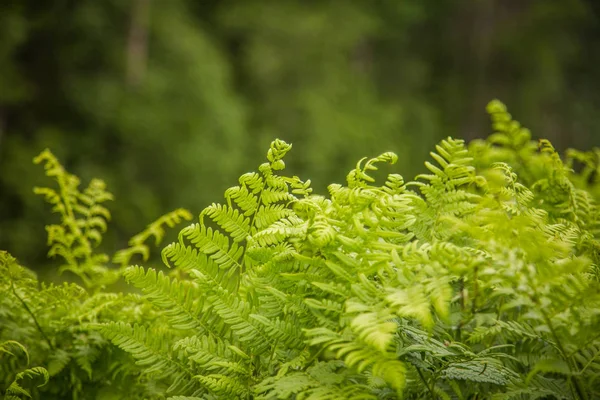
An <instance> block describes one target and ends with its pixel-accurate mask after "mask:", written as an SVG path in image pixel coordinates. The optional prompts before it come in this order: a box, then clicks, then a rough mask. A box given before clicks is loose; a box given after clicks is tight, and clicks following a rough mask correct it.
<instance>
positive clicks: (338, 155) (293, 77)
mask: <svg viewBox="0 0 600 400" xmlns="http://www.w3.org/2000/svg"><path fill="white" fill-rule="evenodd" d="M599 7H600V1H597V0H363V1H359V0H356V1H353V0H329V1H327V0H278V1H275V0H201V1H200V0H43V1H42V0H2V1H0V248H1V249H7V250H9V251H11V252H12V253H13V254H14V255H15V256H17V257H18V258H19V259H20V260H21V261H22V262H24V263H25V264H29V265H30V264H39V263H41V262H43V261H42V260H43V259H44V255H45V247H44V246H45V231H44V229H43V226H44V225H45V224H47V223H50V222H52V221H54V220H55V217H53V216H52V215H50V214H49V207H48V206H47V205H45V204H44V202H43V199H41V198H39V197H36V196H34V195H33V193H32V187H33V186H34V185H44V184H47V182H48V181H47V180H46V179H45V178H44V175H43V169H42V168H41V167H40V166H35V165H33V164H32V162H31V160H32V158H33V157H34V156H35V155H36V154H38V153H39V152H40V151H41V150H43V149H44V148H46V147H49V148H50V149H51V150H52V151H53V152H54V153H55V154H56V155H57V156H58V157H59V158H60V159H61V160H62V161H63V163H64V164H65V165H66V166H67V167H68V168H69V169H70V171H72V172H74V173H76V174H77V175H79V176H80V177H82V180H83V181H84V183H87V182H88V181H89V179H91V178H92V177H100V178H103V179H104V180H105V181H106V182H107V184H108V185H109V189H110V190H111V191H112V192H113V193H114V194H115V197H116V201H115V202H114V204H111V206H110V208H111V210H112V212H113V224H112V225H111V228H110V234H109V236H108V237H107V239H106V240H105V243H104V245H105V246H107V247H109V248H115V249H116V248H122V247H124V246H126V242H127V239H128V238H129V237H130V236H131V235H133V234H135V233H136V232H138V231H140V230H141V229H143V228H144V226H145V225H146V224H147V223H149V222H151V221H152V220H154V219H155V218H157V217H158V216H160V215H161V214H163V213H165V212H167V211H169V210H171V209H173V208H176V207H186V208H188V209H190V210H192V211H193V212H194V213H195V214H198V213H199V212H200V210H201V209H202V208H203V207H205V206H206V205H208V204H209V203H211V202H212V201H219V200H220V199H221V198H222V193H223V191H224V190H225V189H226V188H227V187H229V186H232V185H234V184H235V183H236V179H237V177H238V176H239V175H241V174H242V173H244V172H246V171H248V170H253V169H255V168H256V166H257V165H258V164H260V163H261V162H263V158H264V154H265V152H266V150H267V148H268V145H269V143H270V141H271V140H273V139H274V138H281V139H284V140H286V141H288V142H291V143H293V145H294V148H293V151H292V153H291V154H290V155H289V157H288V159H287V165H288V167H289V172H290V173H292V174H295V175H299V176H301V177H302V178H304V179H307V178H310V179H311V180H312V181H313V182H314V184H315V186H316V188H317V189H318V190H321V191H323V190H324V189H325V187H326V185H327V184H328V183H331V182H341V181H343V179H344V177H345V175H346V173H347V171H348V170H349V169H350V168H352V167H353V166H354V164H355V163H356V161H357V160H358V159H359V158H361V157H363V156H375V155H378V154H380V153H382V152H384V151H395V152H396V153H398V154H399V156H400V161H399V163H398V164H397V165H395V166H394V167H393V171H394V172H398V173H401V174H402V175H404V176H405V178H406V179H412V178H413V177H414V176H415V175H416V174H417V173H419V172H422V171H423V161H424V160H425V159H426V157H427V153H428V152H429V151H430V150H431V149H432V147H433V146H434V144H435V143H436V142H437V141H438V140H440V139H441V138H444V137H446V136H453V137H462V138H465V139H467V140H470V139H473V138H476V137H485V136H486V135H488V134H489V133H490V128H489V123H488V118H487V115H486V114H485V105H486V103H487V102H488V101H489V100H491V99H493V98H499V99H500V100H502V101H503V102H505V103H506V104H507V105H508V106H509V109H510V110H511V112H512V113H513V115H514V116H515V117H516V118H517V119H519V120H520V121H521V122H522V123H523V124H524V125H526V126H528V127H529V128H531V129H532V131H533V133H534V136H535V137H545V138H549V139H551V140H552V142H553V143H554V144H555V146H556V147H557V148H559V149H565V148H567V147H576V148H579V149H589V148H591V147H593V146H598V145H600V68H599V65H600V12H599V10H600V9H599Z"/></svg>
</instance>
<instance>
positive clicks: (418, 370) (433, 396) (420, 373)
mask: <svg viewBox="0 0 600 400" xmlns="http://www.w3.org/2000/svg"><path fill="white" fill-rule="evenodd" d="M415 369H416V370H417V373H418V374H419V377H420V378H421V380H422V381H423V384H424V385H425V387H426V388H427V391H428V392H429V393H430V394H431V398H432V399H433V400H435V393H433V389H432V388H430V387H429V385H428V384H427V380H426V379H425V377H424V376H423V373H422V372H421V370H420V369H419V368H418V367H415Z"/></svg>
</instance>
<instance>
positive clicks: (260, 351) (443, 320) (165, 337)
mask: <svg viewBox="0 0 600 400" xmlns="http://www.w3.org/2000/svg"><path fill="white" fill-rule="evenodd" d="M488 112H489V113H490V116H491V118H492V124H493V128H494V131H495V132H494V133H493V134H492V135H490V136H489V137H488V138H487V139H485V140H476V141H473V142H471V143H470V144H468V145H467V144H466V143H465V142H464V141H462V140H458V139H452V138H447V139H445V140H443V141H441V142H440V143H439V145H438V146H436V148H435V151H433V152H432V153H431V161H428V162H426V163H425V167H426V168H427V173H425V174H421V175H418V176H417V177H416V179H415V180H414V181H408V182H407V181H405V180H404V178H403V177H402V176H400V175H398V174H395V173H390V174H388V175H387V177H385V178H384V180H383V181H382V182H380V183H378V182H377V180H376V179H375V178H374V174H373V173H374V172H375V171H377V170H378V168H380V167H381V165H382V164H394V163H395V162H396V160H397V156H396V155H395V154H394V153H389V152H388V153H383V154H382V155H380V156H378V157H375V158H372V159H366V158H365V159H363V160H360V161H359V162H358V163H357V165H356V167H355V168H354V169H353V170H351V171H350V172H349V173H348V175H347V178H346V183H345V184H344V185H342V184H332V185H330V186H329V187H328V193H327V194H326V195H315V194H313V193H312V189H311V187H310V181H303V180H301V179H300V178H298V177H296V176H291V177H290V176H287V175H285V174H284V170H285V162H284V157H285V156H286V154H287V153H288V152H289V151H290V150H291V145H289V144H287V143H285V142H283V141H281V140H276V141H274V142H273V143H272V144H271V146H270V149H269V150H268V153H267V160H266V162H265V163H263V164H262V165H260V166H259V168H258V170H257V171H256V172H251V173H247V174H244V175H242V176H241V177H240V179H239V184H238V185H237V186H235V187H232V188H230V189H228V190H227V191H226V192H225V196H224V202H223V203H221V204H217V203H214V204H212V205H210V206H208V207H207V208H205V209H204V210H203V211H202V212H201V213H200V215H199V218H198V220H197V221H196V222H195V223H192V224H191V225H189V226H187V227H185V228H183V229H182V230H181V231H180V233H179V236H178V239H177V241H175V242H174V243H171V244H169V245H168V246H166V247H165V248H164V249H163V251H162V253H161V254H162V260H163V263H164V264H165V265H164V266H165V267H166V268H167V269H165V268H162V267H159V266H155V267H143V266H139V265H131V266H129V264H130V263H131V260H132V259H133V257H135V256H141V259H142V260H143V261H146V260H147V256H148V252H149V247H148V245H146V244H145V243H146V241H147V240H148V239H150V238H151V237H154V238H155V239H156V240H157V244H158V242H160V240H162V238H163V236H164V226H165V225H167V226H174V225H175V224H177V223H179V222H180V221H182V220H189V219H190V218H191V214H189V212H187V211H184V210H176V211H174V212H173V213H170V214H167V215H165V216H164V217H162V218H161V219H159V220H158V221H157V222H156V223H153V224H150V225H149V226H148V228H147V229H146V230H144V231H143V232H142V233H140V234H139V235H136V236H135V237H134V238H133V239H132V240H131V241H130V243H129V244H130V247H129V248H128V249H125V250H122V251H119V252H117V253H116V255H115V256H114V257H113V262H115V263H116V264H119V267H117V268H109V267H108V266H107V260H108V256H105V255H96V253H95V252H94V251H95V245H96V244H97V243H98V242H99V238H100V237H101V234H102V232H103V230H104V229H105V223H106V221H107V220H108V217H109V214H108V213H107V212H106V211H105V210H106V209H105V208H104V206H103V205H102V203H103V202H104V201H105V200H108V199H110V195H109V194H108V193H107V192H105V189H104V186H103V185H101V184H100V183H99V182H96V183H93V184H91V185H90V187H92V189H89V188H88V189H86V190H84V192H83V193H80V192H79V191H78V189H77V180H76V179H75V178H74V177H72V176H71V175H67V174H66V172H65V171H64V169H62V167H60V164H58V161H56V159H55V158H53V156H51V154H50V153H43V154H42V156H41V157H40V158H39V161H44V162H46V165H47V171H48V173H49V175H51V176H54V177H56V180H57V182H58V185H59V190H58V191H56V190H55V189H54V190H52V189H37V190H36V191H37V192H38V193H41V194H44V195H45V196H46V198H47V199H48V200H49V201H50V202H51V203H52V204H54V205H55V207H54V210H55V211H56V212H58V213H59V214H60V216H61V223H60V225H57V226H58V227H51V228H49V232H50V245H51V246H52V247H51V255H58V256H61V257H63V258H64V260H65V264H64V266H63V268H62V269H63V270H67V271H71V272H74V273H75V274H76V275H77V276H79V277H80V278H81V279H82V282H83V284H84V286H85V288H82V287H80V286H78V285H75V284H64V285H62V286H61V285H58V286H57V285H44V284H42V285H41V286H39V283H38V282H37V280H36V279H35V277H34V276H33V275H32V273H31V272H30V271H28V270H26V269H24V268H22V267H20V266H18V265H17V264H16V262H15V260H14V259H12V258H10V257H9V256H8V255H7V254H6V253H3V254H4V256H3V257H4V258H3V259H2V260H4V261H3V264H0V265H3V268H4V270H3V271H0V272H2V273H1V274H0V284H1V285H2V288H3V289H6V290H7V292H8V290H9V289H10V290H11V293H12V294H11V296H8V297H5V298H1V299H0V310H2V313H0V322H6V323H7V324H8V325H7V326H8V328H6V329H4V328H2V325H0V340H2V341H5V342H4V344H3V345H2V346H4V347H0V349H4V350H2V351H4V353H6V354H4V353H3V354H0V356H1V357H3V358H2V359H1V364H0V366H1V368H2V370H1V371H3V372H4V374H5V375H6V376H7V379H5V380H4V381H2V382H0V383H1V384H2V385H4V386H2V387H0V390H2V391H3V392H4V393H6V395H7V396H8V395H11V396H12V395H16V396H19V395H24V396H26V395H25V394H24V392H22V391H21V392H19V388H22V389H23V390H24V391H27V394H28V395H32V396H33V397H35V398H60V397H59V396H60V395H63V396H64V395H65V394H66V393H69V394H70V395H71V396H72V397H73V398H102V399H105V398H148V399H165V398H168V399H170V400H194V399H233V398H235V399H256V400H258V399H298V400H300V399H310V400H318V399H401V398H402V399H415V400H417V399H523V400H524V399H573V400H574V399H587V400H592V399H595V398H600V380H599V379H598V378H599V374H600V333H599V332H600V287H599V282H600V279H599V278H600V273H599V268H598V266H599V261H600V207H599V206H598V201H599V197H600V181H599V178H598V177H599V174H598V172H599V171H600V162H599V160H600V158H599V157H598V154H600V153H598V150H597V149H594V150H592V151H589V152H578V151H574V150H570V151H568V152H567V154H566V157H565V158H564V160H563V159H562V158H561V157H560V156H559V154H558V153H557V152H556V151H555V149H554V148H553V146H552V144H551V143H550V142H548V141H546V140H539V141H534V140H532V139H531V134H530V132H529V131H528V130H527V129H525V128H523V127H521V126H520V124H519V123H518V122H516V121H514V120H513V119H512V117H511V116H510V114H509V113H508V112H507V110H506V107H505V106H504V105H503V104H501V103H500V102H498V101H493V102H491V103H490V104H489V106H488ZM69 209H70V210H72V211H68V210H69ZM7 271H8V272H7ZM119 276H122V277H124V278H125V279H126V280H127V281H128V282H129V283H130V284H131V285H132V290H134V291H135V292H133V293H129V294H121V293H111V292H107V291H106V290H107V288H108V285H109V284H110V283H111V282H114V281H115V280H116V279H118V277H119ZM138 293H139V294H138ZM48 305H51V307H50V308H49V309H50V310H52V311H51V312H46V313H44V312H42V309H44V307H46V309H47V306H48ZM17 315H18V318H17V317H16V316H17ZM109 342H110V343H112V345H110V344H109ZM24 349H27V352H28V353H26V352H25V351H24ZM26 354H31V355H32V356H31V357H30V358H31V359H30V360H29V361H27V356H26ZM39 367H45V368H46V370H47V371H48V375H49V378H50V379H49V382H48V384H47V385H45V386H42V387H39V388H37V387H36V386H35V384H31V385H29V386H27V387H25V386H23V385H24V384H25V382H29V381H27V379H26V378H27V377H28V376H32V377H33V375H34V374H36V373H37V374H38V375H39V376H40V377H41V378H44V376H45V375H44V373H43V370H42V369H35V368H39ZM25 371H30V372H25ZM69 379H70V380H69ZM42 381H43V379H42ZM14 382H16V386H12V385H13V384H14ZM42 383H43V382H42ZM69 385H71V387H69ZM9 387H12V389H11V390H10V391H9V390H8V388H9ZM19 393H20V394H19ZM44 396H45V397H44ZM52 396H54V397H52Z"/></svg>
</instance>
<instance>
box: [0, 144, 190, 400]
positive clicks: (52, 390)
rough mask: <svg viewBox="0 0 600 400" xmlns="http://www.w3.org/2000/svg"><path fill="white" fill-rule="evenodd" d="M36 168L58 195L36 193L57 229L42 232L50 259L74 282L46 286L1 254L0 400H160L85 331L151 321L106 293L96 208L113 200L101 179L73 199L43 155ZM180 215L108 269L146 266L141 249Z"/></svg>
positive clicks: (104, 214)
mask: <svg viewBox="0 0 600 400" xmlns="http://www.w3.org/2000/svg"><path fill="white" fill-rule="evenodd" d="M35 162H36V163H42V162H43V163H44V164H45V168H46V174H47V175H48V176H49V177H51V178H53V180H54V181H55V182H56V184H57V188H50V187H48V188H35V189H34V191H35V192H36V193H38V194H42V195H44V196H45V198H46V200H47V201H48V202H49V203H50V204H52V205H53V211H54V212H56V213H58V214H59V215H60V223H57V224H52V225H49V226H48V227H47V228H46V229H47V231H48V244H49V246H50V251H49V256H51V257H58V258H59V259H61V260H62V262H63V263H62V265H61V266H60V267H59V269H58V271H59V273H61V272H64V271H69V272H72V273H74V274H75V275H76V276H77V277H79V278H80V279H81V283H82V284H83V285H84V286H83V287H82V286H79V285H78V284H76V283H63V284H47V283H44V282H40V281H38V279H37V277H36V275H35V274H34V273H33V272H32V271H30V270H29V269H27V268H25V267H22V266H21V265H19V264H18V262H17V260H16V259H15V258H14V257H12V256H11V255H9V254H8V253H6V252H4V251H0V293H2V294H3V295H2V296H1V297H0V396H4V398H6V399H24V398H32V397H33V398H43V399H65V398H72V399H92V398H103V399H111V398H140V399H141V398H158V397H159V395H160V393H161V392H162V391H164V388H163V387H161V386H160V383H157V382H155V381H147V380H146V379H145V378H144V377H143V376H142V375H141V373H140V370H139V368H138V367H137V366H136V365H135V364H134V362H133V360H132V359H131V357H130V356H129V355H128V354H126V353H124V352H122V351H118V350H116V349H115V348H113V347H112V346H111V345H110V342H109V341H107V339H105V338H104V337H102V336H101V335H100V334H99V333H98V332H97V331H96V330H93V329H90V327H89V325H90V324H96V323H99V322H104V321H112V320H115V319H121V318H123V319H127V320H131V321H141V320H148V319H151V318H153V316H154V315H155V314H156V313H155V312H154V311H153V310H152V309H151V308H149V307H147V306H145V304H144V303H143V302H142V301H141V299H140V298H139V296H136V295H133V294H118V293H111V292H107V291H105V290H104V288H105V287H106V286H107V285H109V284H111V283H113V282H115V281H116V280H117V279H118V278H119V276H120V275H121V269H120V268H114V267H110V266H109V265H108V264H107V263H108V260H109V257H108V255H106V254H103V253H98V252H97V251H96V247H97V245H98V244H99V243H100V241H101V238H102V234H103V233H104V231H105V230H106V223H107V221H108V219H109V218H110V213H109V211H108V209H107V208H105V207H104V206H103V205H102V203H104V202H105V201H107V200H110V199H112V195H111V194H110V193H108V192H107V191H106V190H105V185H104V183H103V182H101V181H99V180H93V181H92V182H91V183H90V185H89V186H88V187H87V188H86V189H84V190H83V191H80V190H79V188H78V185H79V180H78V179H77V178H76V177H75V176H73V175H72V174H70V173H68V172H67V171H66V170H65V169H64V168H63V166H62V165H61V164H60V162H59V161H58V160H57V159H56V157H54V155H53V154H52V153H50V152H49V151H48V150H45V151H44V152H42V153H41V154H40V155H39V156H38V157H37V158H36V159H35ZM190 218H191V217H190V214H189V212H188V211H186V210H176V211H174V212H172V213H169V214H166V215H165V216H163V217H161V218H160V219H159V220H157V221H156V222H155V223H153V224H151V225H149V227H148V228H147V229H146V230H144V231H143V232H142V233H140V234H139V235H136V236H135V237H134V238H133V239H132V241H131V243H130V245H131V247H130V248H129V249H125V250H122V251H119V252H117V253H116V255H115V257H114V258H115V262H117V263H120V262H122V260H125V259H129V258H131V257H132V256H134V255H136V254H138V253H139V254H141V255H142V256H143V257H145V258H147V255H148V252H149V248H148V246H147V245H146V244H145V241H146V240H147V239H148V238H150V237H151V236H154V237H155V238H156V241H157V242H158V243H160V241H161V240H162V236H163V234H164V228H163V226H164V225H168V226H173V225H174V224H176V223H178V222H180V221H181V220H184V219H188V220H189V219H190Z"/></svg>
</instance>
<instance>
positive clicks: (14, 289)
mask: <svg viewBox="0 0 600 400" xmlns="http://www.w3.org/2000/svg"><path fill="white" fill-rule="evenodd" d="M10 287H11V289H12V291H13V294H14V295H15V297H16V298H17V299H19V301H20V302H21V304H22V305H23V308H25V311H27V313H28V314H29V315H31V318H33V323H34V324H35V326H36V327H37V330H38V331H40V334H41V335H42V337H43V338H44V340H45V341H46V343H48V346H50V349H52V350H54V346H53V345H52V342H50V339H48V336H46V333H45V332H44V330H43V329H42V327H41V326H40V323H39V322H38V320H37V318H36V317H35V314H34V313H33V311H31V309H30V308H29V306H28V305H27V303H25V300H23V299H22V298H21V296H19V294H18V293H17V289H16V288H15V283H14V282H13V281H12V280H11V281H10Z"/></svg>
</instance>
